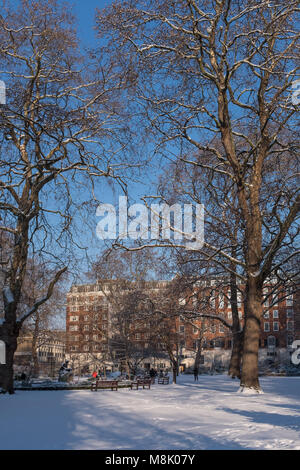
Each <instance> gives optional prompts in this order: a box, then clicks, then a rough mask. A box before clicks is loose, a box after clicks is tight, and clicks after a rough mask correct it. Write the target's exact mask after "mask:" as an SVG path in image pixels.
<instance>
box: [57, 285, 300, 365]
mask: <svg viewBox="0 0 300 470" xmlns="http://www.w3.org/2000/svg"><path fill="white" fill-rule="evenodd" d="M129 284H130V287H128V283H127V284H124V286H122V284H120V283H119V281H111V280H106V281H97V282H96V283H94V284H87V285H78V286H72V288H71V290H70V292H69V293H68V295H67V316H66V332H67V336H66V337H67V344H66V352H67V357H68V359H70V360H71V361H72V363H73V366H75V368H78V369H79V370H80V372H83V371H85V370H86V371H87V370H91V369H97V370H98V369H99V368H101V367H105V368H106V369H108V370H114V369H119V368H123V367H125V368H126V366H125V363H126V362H128V361H131V362H133V361H134V360H136V364H138V365H139V367H150V366H151V367H152V366H154V367H156V368H164V367H166V368H169V367H170V354H168V349H170V344H171V343H172V348H173V352H174V354H177V357H178V358H179V362H180V363H181V368H182V370H184V369H185V368H188V367H191V366H192V365H193V362H194V358H195V352H196V349H197V344H198V343H197V342H199V340H200V338H201V344H202V349H203V352H202V363H203V364H204V365H205V366H206V367H207V368H210V367H214V366H215V365H216V364H218V365H219V366H223V367H226V364H227V363H228V361H229V357H230V350H231V345H232V337H231V330H230V329H228V328H227V327H226V325H224V324H223V323H221V322H220V321H219V320H218V319H215V320H211V319H209V320H208V319H205V320H195V319H194V320H192V321H186V319H185V320H184V319H183V317H181V316H180V314H179V313H180V310H182V311H183V310H185V309H187V310H195V311H201V312H202V311H203V309H204V301H203V299H205V302H206V304H205V310H206V311H207V312H208V313H210V314H212V315H215V316H218V317H222V318H223V319H224V320H225V321H227V322H228V323H229V324H230V323H231V320H232V312H231V304H230V300H229V298H230V295H229V287H228V286H226V283H225V282H224V281H220V280H216V279H209V280H206V281H201V282H197V283H195V284H194V285H193V288H192V289H191V288H189V289H187V290H186V294H185V295H184V296H183V295H182V293H181V296H180V297H179V298H176V299H175V300H174V293H173V294H171V293H170V291H169V290H168V289H169V286H170V283H169V282H167V281H147V282H144V283H143V285H142V289H143V291H144V292H147V294H148V295H149V297H151V298H152V299H153V301H154V302H155V300H157V301H159V303H158V305H160V303H164V302H167V300H168V296H169V297H172V302H173V307H172V309H173V312H174V302H175V303H176V305H177V306H178V315H177V314H175V315H173V316H172V315H171V316H170V318H169V319H163V318H162V317H159V316H158V317H157V315H156V317H155V315H152V318H151V317H149V316H148V317H147V318H146V319H145V317H143V316H140V317H139V316H138V315H132V316H127V317H126V316H125V318H127V320H126V321H127V324H126V321H125V320H122V321H123V322H124V324H122V321H121V320H120V317H118V316H116V310H117V309H118V308H119V306H118V301H120V302H119V303H120V304H121V303H122V302H123V301H124V298H123V299H122V295H124V292H127V291H128V292H129V293H130V292H131V293H133V294H134V293H135V284H134V283H129ZM140 287H141V286H138V289H140ZM238 287H239V292H238V295H237V307H238V313H239V318H240V322H241V326H242V325H243V321H244V320H243V319H244V308H243V286H242V285H239V286H238ZM272 291H273V284H272V283H270V284H269V285H268V286H267V287H265V288H264V295H265V298H266V300H265V303H264V310H265V313H264V318H263V320H262V323H261V338H260V360H261V361H284V362H287V363H288V362H289V360H290V359H289V358H290V354H291V352H292V349H291V345H292V343H293V341H294V340H295V339H297V338H299V337H300V332H299V326H300V312H299V294H292V293H289V292H285V291H281V292H280V293H279V294H278V295H277V297H275V296H273V295H272ZM175 297H176V294H175ZM128 310H130V307H128ZM128 315H129V314H128ZM122 318H124V317H122ZM120 325H121V326H120ZM120 330H122V331H120ZM124 331H125V333H124ZM168 344H169V348H168ZM134 358H135V359H134Z"/></svg>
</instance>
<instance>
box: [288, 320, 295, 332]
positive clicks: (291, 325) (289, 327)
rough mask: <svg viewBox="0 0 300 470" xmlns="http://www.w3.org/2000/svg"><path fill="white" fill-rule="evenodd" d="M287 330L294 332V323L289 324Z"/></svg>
mask: <svg viewBox="0 0 300 470" xmlns="http://www.w3.org/2000/svg"><path fill="white" fill-rule="evenodd" d="M287 329H288V330H289V331H292V330H293V329H294V323H293V322H292V321H288V322H287Z"/></svg>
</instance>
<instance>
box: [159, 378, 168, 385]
mask: <svg viewBox="0 0 300 470" xmlns="http://www.w3.org/2000/svg"><path fill="white" fill-rule="evenodd" d="M169 382H170V378H169V377H158V379H157V383H158V384H163V385H168V384H169Z"/></svg>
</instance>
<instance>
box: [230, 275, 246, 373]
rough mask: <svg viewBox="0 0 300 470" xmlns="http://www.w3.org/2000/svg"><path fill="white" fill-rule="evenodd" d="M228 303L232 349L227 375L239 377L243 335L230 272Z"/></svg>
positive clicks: (233, 281) (234, 285) (234, 280)
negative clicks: (230, 314)
mask: <svg viewBox="0 0 300 470" xmlns="http://www.w3.org/2000/svg"><path fill="white" fill-rule="evenodd" d="M233 269H234V270H235V269H236V267H235V266H233ZM230 304H231V312H232V329H231V331H232V350H231V358H230V363H229V369H228V375H230V376H231V377H232V378H233V379H234V378H236V377H237V378H239V379H240V378H241V358H242V347H243V335H242V332H241V331H240V329H241V325H240V319H239V310H238V299H237V285H236V275H235V274H234V273H231V274H230Z"/></svg>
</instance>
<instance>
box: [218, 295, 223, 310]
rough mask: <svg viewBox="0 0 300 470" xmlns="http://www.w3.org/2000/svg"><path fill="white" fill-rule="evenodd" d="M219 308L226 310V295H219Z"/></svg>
mask: <svg viewBox="0 0 300 470" xmlns="http://www.w3.org/2000/svg"><path fill="white" fill-rule="evenodd" d="M219 308H224V294H222V293H220V294H219Z"/></svg>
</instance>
